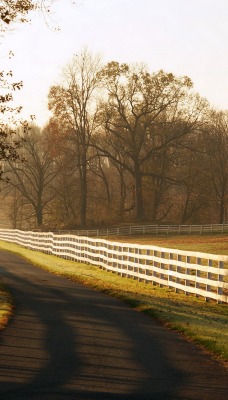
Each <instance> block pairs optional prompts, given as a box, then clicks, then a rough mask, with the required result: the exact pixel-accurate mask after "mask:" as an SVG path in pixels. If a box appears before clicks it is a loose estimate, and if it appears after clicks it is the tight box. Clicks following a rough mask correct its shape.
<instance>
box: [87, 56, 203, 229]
mask: <svg viewBox="0 0 228 400" xmlns="http://www.w3.org/2000/svg"><path fill="white" fill-rule="evenodd" d="M100 75H101V79H102V80H103V83H104V86H105V88H106V91H107V96H108V98H107V101H104V102H103V105H102V108H101V111H100V121H101V124H102V125H103V128H104V132H105V133H104V135H103V138H102V141H103V145H102V146H98V145H97V144H95V145H96V147H97V149H98V150H99V151H100V152H102V153H103V154H104V155H106V156H107V157H109V159H110V160H114V161H115V162H116V163H119V164H120V165H122V166H123V167H124V168H125V169H126V170H127V171H129V173H130V174H131V175H132V179H133V183H134V188H135V217H136V220H138V221H140V220H143V219H144V217H145V209H144V199H143V176H148V175H150V176H157V175H158V173H157V171H148V169H147V168H146V165H147V164H148V162H149V161H150V159H151V158H152V157H153V156H154V155H155V154H159V152H161V151H163V150H164V149H167V148H171V147H172V146H173V145H174V144H175V143H177V142H178V141H180V139H181V138H182V137H183V136H186V135H187V134H189V132H192V131H193V129H196V127H197V124H198V123H199V120H200V119H201V115H202V109H203V108H204V106H205V104H204V102H203V101H202V100H201V99H200V98H199V97H197V96H193V95H191V96H192V97H191V101H190V93H189V92H190V89H191V88H192V82H191V81H190V79H189V78H188V77H182V78H178V77H175V76H174V75H173V74H171V73H165V72H164V71H159V72H158V73H153V74H150V73H149V72H148V71H147V70H146V69H145V67H143V66H136V67H135V66H134V67H131V66H129V65H127V64H119V63H118V62H111V63H108V64H107V65H106V67H104V68H103V70H102V72H101V74H100ZM187 102H189V104H190V105H189V107H188V106H186V104H187ZM190 107H191V108H190ZM105 142H106V144H105V145H104V143H105ZM110 149H112V150H110ZM116 154H118V157H116ZM120 154H121V156H120Z"/></svg>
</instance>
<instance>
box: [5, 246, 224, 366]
mask: <svg viewBox="0 0 228 400" xmlns="http://www.w3.org/2000/svg"><path fill="white" fill-rule="evenodd" d="M134 239H135V238H134ZM144 239H145V238H144ZM160 239H161V238H159V240H160ZM179 239H181V238H179ZM192 239H193V238H192ZM123 241H125V240H123ZM135 242H136V240H135ZM160 243H162V241H161V242H160ZM150 244H151V243H150ZM154 244H155V243H154ZM156 245H158V242H157V243H156ZM160 245H161V246H163V244H160ZM192 245H193V243H192ZM201 245H202V243H201ZM206 245H207V239H206ZM166 247H170V245H166ZM175 247H176V248H179V244H178V245H177V246H175ZM0 249H3V250H7V251H11V252H14V253H16V254H18V255H20V256H22V257H24V258H26V259H27V260H29V261H30V262H31V263H33V264H34V265H36V266H37V267H40V268H43V269H45V270H47V271H50V272H52V273H55V274H57V275H62V276H66V277H68V278H70V279H72V280H74V281H77V282H80V283H82V284H85V285H87V286H90V287H93V288H95V289H97V290H100V291H102V292H105V293H107V294H109V295H111V296H115V297H118V298H120V299H122V300H123V301H125V302H127V303H128V304H129V305H130V306H131V307H134V308H135V309H137V310H138V311H141V312H144V313H146V314H148V315H150V316H151V317H153V318H156V319H158V320H159V321H161V322H162V323H164V324H165V325H167V326H169V327H170V328H171V329H174V330H177V331H179V332H181V333H182V334H183V335H184V336H185V337H186V338H188V339H190V340H192V341H194V342H195V343H198V344H200V345H203V346H204V348H205V349H207V350H209V351H211V352H212V353H213V354H214V355H215V356H217V357H219V358H220V359H221V360H224V361H228V329H227V328H228V307H227V304H216V303H215V302H213V301H211V302H205V301H204V300H203V299H201V298H197V297H194V296H185V295H184V294H181V293H179V294H177V293H175V292H174V291H173V290H172V289H165V288H159V287H158V286H153V285H151V284H149V283H143V282H138V281H137V280H133V279H125V278H121V277H120V276H119V275H117V274H114V273H111V272H106V271H104V270H102V269H99V268H98V267H95V266H91V265H87V264H79V263H76V262H73V261H67V260H64V259H61V258H58V257H56V256H51V255H46V254H43V253H40V252H35V251H31V250H28V249H25V248H23V247H21V246H18V245H15V244H11V243H7V242H0ZM190 250H191V249H190ZM198 251H199V250H198ZM200 251H203V250H200ZM204 252H206V251H204ZM209 252H210V251H209ZM0 304H1V309H2V310H3V315H4V310H5V312H6V310H8V309H10V310H11V311H10V312H12V303H11V302H10V298H9V297H7V296H5V297H4V296H3V299H2V302H1V303H0ZM10 307H11V308H10ZM8 317H10V313H8ZM0 319H1V314H0ZM5 322H6V314H5V316H4V317H3V324H4V323H5Z"/></svg>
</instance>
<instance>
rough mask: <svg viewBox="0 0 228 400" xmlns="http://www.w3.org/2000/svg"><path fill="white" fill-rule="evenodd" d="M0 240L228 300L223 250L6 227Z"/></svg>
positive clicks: (227, 262) (227, 272) (227, 271)
mask: <svg viewBox="0 0 228 400" xmlns="http://www.w3.org/2000/svg"><path fill="white" fill-rule="evenodd" d="M0 240H4V241H7V242H12V243H16V244H19V245H21V246H24V247H26V248H28V249H31V250H37V251H42V252H44V253H47V254H53V255H56V256H59V257H62V258H65V259H69V260H73V261H77V262H80V263H87V264H92V265H96V266H99V267H101V268H103V269H105V270H107V271H112V272H115V273H118V274H119V275H121V276H122V277H128V278H133V279H138V280H139V281H145V282H150V283H152V284H158V285H159V286H161V287H162V286H166V287H169V288H173V289H174V290H175V291H176V292H179V291H181V292H184V293H185V294H194V295H195V296H203V297H204V298H205V300H209V299H213V300H216V301H217V302H218V303H219V302H224V303H228V268H227V266H228V256H223V255H215V254H207V253H199V252H190V251H182V250H177V249H168V248H163V247H158V246H148V245H139V244H130V243H120V242H111V241H107V240H105V239H102V238H100V239H98V238H90V237H85V236H84V237H83V236H75V235H71V234H68V235H60V234H58V235H57V234H54V233H52V232H30V231H19V230H11V229H0Z"/></svg>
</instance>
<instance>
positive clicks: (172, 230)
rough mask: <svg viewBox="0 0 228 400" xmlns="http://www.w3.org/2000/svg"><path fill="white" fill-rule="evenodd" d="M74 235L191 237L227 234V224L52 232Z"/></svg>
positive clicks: (140, 226)
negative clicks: (193, 235)
mask: <svg viewBox="0 0 228 400" xmlns="http://www.w3.org/2000/svg"><path fill="white" fill-rule="evenodd" d="M67 232H68V233H70V234H74V235H76V236H89V237H102V236H103V237H104V236H105V237H109V236H128V235H192V234H199V235H201V234H213V233H221V234H223V233H228V224H212V225H133V226H119V227H113V228H108V229H86V230H85V229H84V230H73V231H72V230H70V231H61V230H58V231H54V233H55V234H66V233H67Z"/></svg>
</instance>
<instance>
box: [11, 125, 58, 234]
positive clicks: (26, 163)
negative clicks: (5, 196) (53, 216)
mask: <svg viewBox="0 0 228 400" xmlns="http://www.w3.org/2000/svg"><path fill="white" fill-rule="evenodd" d="M19 155H20V160H18V161H14V162H13V161H11V160H8V163H7V165H6V168H5V173H6V175H7V177H8V179H9V180H8V184H7V186H6V187H5V191H8V192H10V191H11V190H12V189H13V190H14V191H15V190H16V191H17V193H18V194H20V196H19V195H18V196H16V197H15V198H16V201H17V204H20V205H21V207H22V205H23V207H24V210H27V211H26V215H24V219H26V218H27V219H31V218H34V216H35V220H36V226H38V227H41V226H42V225H43V216H44V211H45V210H47V207H48V205H49V204H50V202H51V201H52V200H53V198H54V194H55V193H54V190H53V188H52V185H51V184H52V182H53V180H54V179H55V177H56V169H55V162H54V160H53V158H52V156H51V152H50V148H49V145H48V142H47V141H45V138H44V134H43V133H42V132H41V131H40V129H39V128H37V127H35V126H33V128H32V129H31V130H30V131H29V133H28V134H27V136H26V139H25V140H24V142H23V144H22V145H21V147H20V150H19ZM19 198H20V202H19V200H18V199H19ZM22 199H23V201H22Z"/></svg>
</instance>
